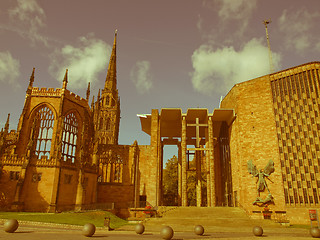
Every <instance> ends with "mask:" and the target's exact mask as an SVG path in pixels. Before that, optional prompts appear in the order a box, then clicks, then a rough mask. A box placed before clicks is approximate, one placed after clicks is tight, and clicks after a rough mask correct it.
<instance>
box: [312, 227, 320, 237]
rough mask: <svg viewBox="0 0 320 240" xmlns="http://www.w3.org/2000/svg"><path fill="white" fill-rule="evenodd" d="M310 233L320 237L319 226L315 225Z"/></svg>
mask: <svg viewBox="0 0 320 240" xmlns="http://www.w3.org/2000/svg"><path fill="white" fill-rule="evenodd" d="M310 234H311V236H312V237H313V238H320V229H319V228H317V227H313V228H311V229H310Z"/></svg>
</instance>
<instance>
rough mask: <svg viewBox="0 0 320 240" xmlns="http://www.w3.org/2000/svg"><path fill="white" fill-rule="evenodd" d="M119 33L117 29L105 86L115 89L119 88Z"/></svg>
mask: <svg viewBox="0 0 320 240" xmlns="http://www.w3.org/2000/svg"><path fill="white" fill-rule="evenodd" d="M117 34H118V30H116V31H115V35H114V41H113V47H112V52H111V56H110V61H109V66H108V72H107V78H106V82H105V86H104V88H105V89H109V90H114V89H116V88H117Z"/></svg>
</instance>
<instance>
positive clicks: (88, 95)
mask: <svg viewBox="0 0 320 240" xmlns="http://www.w3.org/2000/svg"><path fill="white" fill-rule="evenodd" d="M89 97H90V82H88V88H87V101H88V102H89Z"/></svg>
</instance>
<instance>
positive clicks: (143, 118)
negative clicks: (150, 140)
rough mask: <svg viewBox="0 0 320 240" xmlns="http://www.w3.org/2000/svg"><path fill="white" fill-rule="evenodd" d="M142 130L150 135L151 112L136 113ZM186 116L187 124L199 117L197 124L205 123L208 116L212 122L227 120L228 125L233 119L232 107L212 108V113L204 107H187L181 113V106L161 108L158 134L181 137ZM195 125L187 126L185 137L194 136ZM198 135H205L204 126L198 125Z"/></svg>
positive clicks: (194, 121) (192, 122) (193, 122)
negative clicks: (183, 118)
mask: <svg viewBox="0 0 320 240" xmlns="http://www.w3.org/2000/svg"><path fill="white" fill-rule="evenodd" d="M137 116H138V117H139V118H140V122H141V128H142V131H144V132H145V133H147V134H149V135H151V114H138V115H137ZM184 116H185V117H186V121H187V125H188V124H195V123H196V118H199V124H207V123H208V117H212V121H213V122H223V121H225V122H227V124H228V125H230V124H231V123H232V121H233V120H234V119H235V113H234V110H233V109H214V110H213V113H212V114H209V113H208V109H206V108H189V109H188V110H187V113H182V110H181V108H162V109H161V111H160V115H159V117H160V135H161V137H169V138H172V137H181V127H182V117H184ZM195 129H196V128H195V126H187V137H195V134H196V130H195ZM200 136H201V137H204V136H205V127H201V126H200Z"/></svg>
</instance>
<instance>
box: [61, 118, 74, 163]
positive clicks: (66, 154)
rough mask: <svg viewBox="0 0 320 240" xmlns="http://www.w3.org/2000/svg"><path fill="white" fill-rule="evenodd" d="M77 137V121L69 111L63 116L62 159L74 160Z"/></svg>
mask: <svg viewBox="0 0 320 240" xmlns="http://www.w3.org/2000/svg"><path fill="white" fill-rule="evenodd" d="M77 138H78V121H77V118H76V116H75V114H74V113H69V114H68V115H67V116H66V117H65V118H64V125H63V132H62V151H61V152H62V159H63V161H67V159H70V160H71V162H73V163H74V162H75V158H76V148H77Z"/></svg>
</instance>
